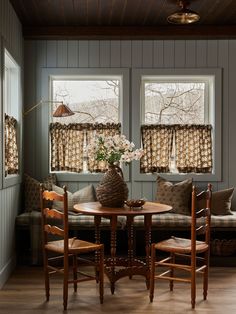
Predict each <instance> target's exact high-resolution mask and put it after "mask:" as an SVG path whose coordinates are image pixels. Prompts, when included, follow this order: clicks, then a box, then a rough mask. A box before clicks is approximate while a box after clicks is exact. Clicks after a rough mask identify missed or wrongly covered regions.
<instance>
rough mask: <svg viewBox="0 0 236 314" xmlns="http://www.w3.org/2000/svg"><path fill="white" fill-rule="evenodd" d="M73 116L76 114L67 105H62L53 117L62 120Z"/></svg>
mask: <svg viewBox="0 0 236 314" xmlns="http://www.w3.org/2000/svg"><path fill="white" fill-rule="evenodd" d="M73 114H75V113H74V112H73V111H72V110H71V109H70V108H69V107H68V106H67V105H65V104H63V103H61V104H60V105H59V106H58V107H57V109H56V111H55V112H54V113H53V117H57V118H62V117H68V116H72V115H73Z"/></svg>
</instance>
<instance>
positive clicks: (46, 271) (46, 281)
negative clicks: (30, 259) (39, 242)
mask: <svg viewBox="0 0 236 314" xmlns="http://www.w3.org/2000/svg"><path fill="white" fill-rule="evenodd" d="M43 265H44V280H45V293H46V300H47V301H49V297H50V286H49V272H48V253H47V251H46V250H44V252H43Z"/></svg>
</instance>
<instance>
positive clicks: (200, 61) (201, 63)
mask: <svg viewBox="0 0 236 314" xmlns="http://www.w3.org/2000/svg"><path fill="white" fill-rule="evenodd" d="M196 43H197V47H196V52H197V59H196V66H197V67H198V68H204V67H206V66H207V41H206V40H198V41H196Z"/></svg>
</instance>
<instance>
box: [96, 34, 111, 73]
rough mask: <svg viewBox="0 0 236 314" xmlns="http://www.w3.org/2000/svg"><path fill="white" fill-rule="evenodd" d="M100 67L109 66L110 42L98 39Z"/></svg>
mask: <svg viewBox="0 0 236 314" xmlns="http://www.w3.org/2000/svg"><path fill="white" fill-rule="evenodd" d="M99 47H100V50H99V51H100V67H101V68H109V67H111V42H110V41H108V40H102V41H100V45H99Z"/></svg>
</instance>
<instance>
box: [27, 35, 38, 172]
mask: <svg viewBox="0 0 236 314" xmlns="http://www.w3.org/2000/svg"><path fill="white" fill-rule="evenodd" d="M24 50H25V56H24V57H25V60H27V67H25V69H24V78H25V84H24V94H25V95H27V96H28V97H27V101H26V102H25V103H24V110H25V111H26V110H28V109H30V108H31V107H32V106H34V105H35V103H36V102H35V97H36V66H37V62H36V51H37V44H36V42H35V41H26V42H25V48H24ZM28 86H30V89H28ZM36 126H37V124H36V111H35V110H33V111H31V112H30V113H29V114H27V115H26V116H24V161H25V165H24V171H25V172H26V173H28V174H30V175H31V176H33V177H35V175H36V174H35V169H36V165H35V163H36V141H35V140H34V139H35V138H36ZM26 130H31V131H30V132H26Z"/></svg>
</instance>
